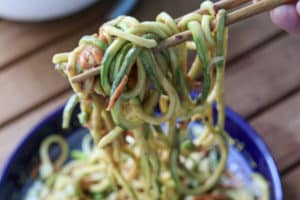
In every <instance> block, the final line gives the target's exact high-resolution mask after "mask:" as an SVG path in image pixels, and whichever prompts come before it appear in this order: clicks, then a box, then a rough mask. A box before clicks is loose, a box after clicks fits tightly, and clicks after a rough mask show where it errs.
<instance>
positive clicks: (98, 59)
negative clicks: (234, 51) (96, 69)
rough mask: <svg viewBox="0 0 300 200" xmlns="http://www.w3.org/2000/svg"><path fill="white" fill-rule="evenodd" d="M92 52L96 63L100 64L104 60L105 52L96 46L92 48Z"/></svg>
mask: <svg viewBox="0 0 300 200" xmlns="http://www.w3.org/2000/svg"><path fill="white" fill-rule="evenodd" d="M92 54H93V57H94V59H95V61H96V64H97V65H99V64H100V63H101V61H102V57H103V52H102V51H101V50H100V49H96V48H94V49H93V50H92Z"/></svg>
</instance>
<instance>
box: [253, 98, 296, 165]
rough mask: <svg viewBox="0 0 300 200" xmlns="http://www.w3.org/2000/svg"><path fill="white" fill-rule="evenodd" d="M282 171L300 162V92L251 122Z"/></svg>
mask: <svg viewBox="0 0 300 200" xmlns="http://www.w3.org/2000/svg"><path fill="white" fill-rule="evenodd" d="M251 125H252V126H253V127H254V128H255V129H256V130H257V131H258V132H259V133H260V135H261V136H262V137H263V138H264V140H265V142H266V143H267V144H268V146H269V147H270V148H271V152H272V153H273V155H274V157H275V160H276V161H277V163H278V167H279V169H280V170H283V169H286V168H287V167H288V166H290V165H292V164H293V163H295V162H296V161H299V160H300V154H299V147H300V134H299V130H300V92H298V93H297V94H296V95H294V96H293V97H291V98H289V99H287V100H286V101H284V102H282V103H280V104H279V105H278V106H276V107H273V108H272V109H270V110H268V111H266V112H265V113H263V114H262V115H260V116H258V117H256V118H255V119H253V120H252V121H251Z"/></svg>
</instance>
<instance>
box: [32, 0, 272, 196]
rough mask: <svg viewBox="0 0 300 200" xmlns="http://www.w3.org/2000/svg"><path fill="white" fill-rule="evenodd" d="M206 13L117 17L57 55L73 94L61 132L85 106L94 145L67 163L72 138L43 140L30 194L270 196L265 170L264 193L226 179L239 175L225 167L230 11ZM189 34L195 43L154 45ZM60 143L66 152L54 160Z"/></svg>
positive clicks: (207, 5) (83, 119)
mask: <svg viewBox="0 0 300 200" xmlns="http://www.w3.org/2000/svg"><path fill="white" fill-rule="evenodd" d="M201 9H202V10H205V11H206V12H204V13H206V14H197V13H193V14H190V15H187V16H185V17H183V18H182V19H181V20H180V21H179V22H175V20H174V19H173V18H172V17H171V16H170V15H168V14H167V13H165V12H162V13H161V14H159V15H158V16H157V18H156V21H152V22H139V21H138V20H137V19H135V18H133V17H127V16H120V17H118V18H117V19H114V20H112V21H109V22H107V23H105V24H103V25H102V26H101V27H100V29H99V33H97V34H93V35H88V36H83V37H82V38H81V40H80V41H79V44H78V47H76V48H75V49H74V50H73V51H71V52H67V53H62V54H57V55H55V56H54V57H53V62H54V63H55V65H56V69H58V70H59V71H60V72H62V73H63V74H64V75H65V76H66V77H67V78H68V79H69V82H70V85H71V86H72V88H73V90H74V92H75V94H74V95H73V96H72V97H71V98H70V100H69V101H68V102H67V104H66V106H65V110H64V113H63V128H69V126H70V120H71V116H72V112H73V110H74V108H75V106H76V104H77V103H79V104H80V109H81V112H80V114H79V115H78V118H79V121H80V123H81V124H82V125H83V126H84V127H87V128H88V129H89V131H90V133H91V134H90V135H91V137H92V140H93V143H94V145H92V144H91V142H90V139H87V138H85V139H84V140H83V150H82V151H75V152H72V153H71V155H72V156H73V158H74V159H73V160H72V161H71V162H68V163H67V164H66V165H64V166H63V163H64V162H65V160H66V152H67V150H66V146H67V145H66V142H65V141H63V140H62V139H61V138H60V137H59V136H56V135H54V136H50V137H49V138H47V139H46V140H45V141H44V142H43V144H42V146H41V168H40V169H41V170H40V182H39V184H40V185H42V186H40V187H39V189H35V190H34V189H32V190H31V191H30V192H29V193H28V195H27V200H29V199H30V200H32V199H34V198H36V199H46V200H48V199H49V200H50V199H51V200H53V199H54V200H56V199H70V200H90V199H91V200H100V199H109V200H110V199H111V200H113V199H116V200H126V199H135V200H139V199H146V200H147V199H149V200H153V199H155V200H167V199H172V200H173V199H174V200H176V199H178V200H201V199H211V200H225V199H253V200H254V199H261V200H267V199H268V185H267V183H265V181H264V179H263V178H261V177H260V175H258V174H256V175H255V176H254V178H253V180H257V181H259V184H256V185H259V186H261V188H258V189H257V190H256V191H258V192H253V191H250V190H249V188H248V187H247V186H246V185H243V184H227V185H226V184H225V183H226V182H234V180H235V177H234V176H231V177H230V176H228V173H229V172H228V171H227V169H226V162H227V157H228V141H227V140H228V135H227V133H226V132H225V130H224V121H225V111H224V106H225V103H224V70H225V61H226V52H227V39H228V36H227V35H228V29H227V27H226V26H225V19H226V11H225V10H219V11H217V12H216V11H215V9H214V8H213V3H212V2H210V1H206V2H204V3H202V5H201ZM212 22H213V24H214V27H211V24H212ZM185 30H190V31H191V32H192V40H190V41H187V42H185V43H183V44H180V45H177V46H175V47H170V48H166V49H164V50H161V51H158V50H153V49H151V48H154V47H156V46H157V45H158V44H159V42H160V41H162V40H164V39H166V38H167V37H169V36H171V35H174V34H176V33H179V32H181V31H185ZM193 52H195V58H194V62H193V63H192V64H191V66H188V55H189V54H190V53H193ZM95 67H100V71H99V74H98V75H96V76H94V77H89V78H87V79H86V80H84V81H82V82H77V83H75V82H72V81H71V79H72V78H73V77H74V76H76V75H80V74H82V73H85V72H87V71H89V70H91V69H93V68H95ZM214 105H216V110H217V117H216V118H214V117H213V110H214ZM192 124H194V126H192ZM195 124H196V125H195ZM87 137H90V136H87ZM53 142H55V143H57V144H59V145H60V147H61V149H62V153H61V156H60V157H59V158H58V159H57V160H56V161H54V162H51V161H50V158H49V155H48V149H49V145H50V144H49V143H53ZM53 163H54V164H53ZM54 166H55V167H54ZM45 169H46V170H45ZM45 171H46V172H45ZM36 187H37V186H36ZM37 188H38V187H37ZM41 188H42V189H41ZM34 195H35V196H34Z"/></svg>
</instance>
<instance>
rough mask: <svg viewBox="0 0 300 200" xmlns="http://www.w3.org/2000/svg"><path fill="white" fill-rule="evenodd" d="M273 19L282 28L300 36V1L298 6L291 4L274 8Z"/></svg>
mask: <svg viewBox="0 0 300 200" xmlns="http://www.w3.org/2000/svg"><path fill="white" fill-rule="evenodd" d="M271 19H272V21H273V23H274V24H276V25H278V26H279V27H280V28H282V29H284V30H286V31H287V32H289V33H292V34H294V35H297V36H298V37H300V2H298V3H297V6H295V5H292V4H289V5H282V6H279V7H277V8H275V9H273V10H272V11H271Z"/></svg>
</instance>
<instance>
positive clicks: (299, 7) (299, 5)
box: [296, 1, 300, 16]
mask: <svg viewBox="0 0 300 200" xmlns="http://www.w3.org/2000/svg"><path fill="white" fill-rule="evenodd" d="M296 10H297V13H298V15H299V16H300V1H298V3H297V5H296Z"/></svg>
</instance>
